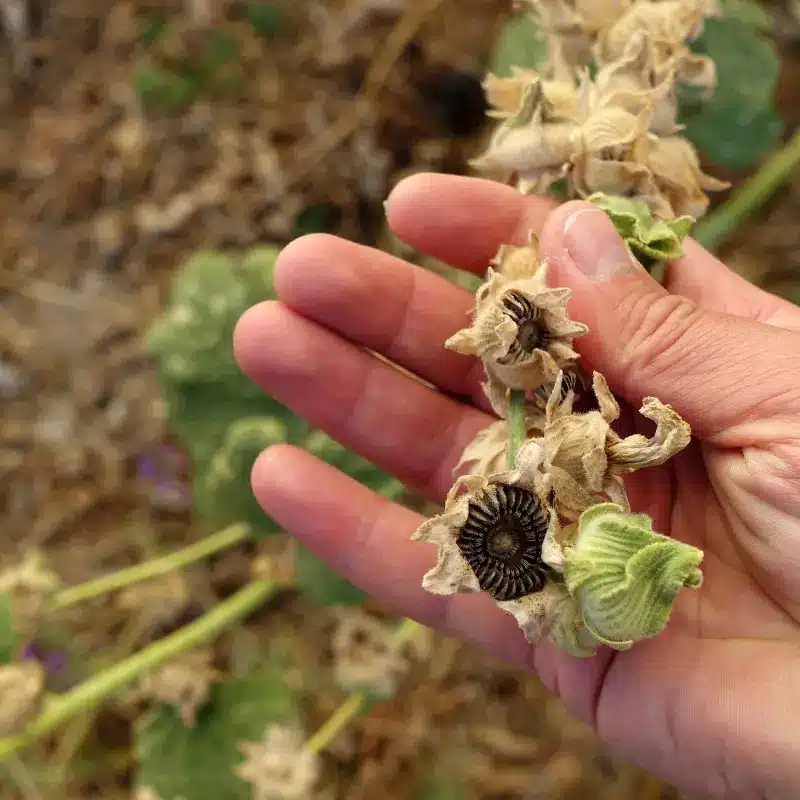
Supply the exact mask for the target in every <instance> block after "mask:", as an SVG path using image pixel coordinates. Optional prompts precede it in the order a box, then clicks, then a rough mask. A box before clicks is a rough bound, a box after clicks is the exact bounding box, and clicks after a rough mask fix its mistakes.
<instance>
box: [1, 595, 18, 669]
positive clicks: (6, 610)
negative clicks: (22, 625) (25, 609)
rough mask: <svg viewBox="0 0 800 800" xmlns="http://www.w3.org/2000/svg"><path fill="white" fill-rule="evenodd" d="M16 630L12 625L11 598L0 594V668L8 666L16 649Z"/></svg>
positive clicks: (12, 610)
mask: <svg viewBox="0 0 800 800" xmlns="http://www.w3.org/2000/svg"><path fill="white" fill-rule="evenodd" d="M17 639H18V637H17V630H16V625H15V623H14V604H13V602H12V599H11V596H10V595H9V594H7V593H5V592H2V593H0V666H3V665H5V664H10V663H11V659H12V658H13V657H14V652H15V651H16V649H17Z"/></svg>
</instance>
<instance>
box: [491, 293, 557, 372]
mask: <svg viewBox="0 0 800 800" xmlns="http://www.w3.org/2000/svg"><path fill="white" fill-rule="evenodd" d="M502 303H503V308H504V310H505V312H506V314H507V315H508V316H509V317H510V318H511V321H512V322H513V323H514V324H515V325H516V326H517V337H516V339H514V341H513V343H512V344H511V347H510V348H509V350H508V354H507V355H505V356H504V357H503V358H501V359H499V361H500V362H501V363H502V364H514V363H515V362H517V361H520V360H522V359H524V358H525V357H526V356H530V354H531V353H533V351H534V350H544V349H545V348H546V347H547V344H548V342H549V341H550V333H549V331H548V329H547V325H546V324H545V322H544V319H543V317H544V314H543V312H542V309H540V308H538V307H537V306H535V305H534V304H533V303H531V301H530V300H529V299H528V298H527V297H526V296H525V295H524V294H523V293H522V292H520V291H518V290H517V289H511V290H510V291H508V292H506V293H505V295H503V300H502Z"/></svg>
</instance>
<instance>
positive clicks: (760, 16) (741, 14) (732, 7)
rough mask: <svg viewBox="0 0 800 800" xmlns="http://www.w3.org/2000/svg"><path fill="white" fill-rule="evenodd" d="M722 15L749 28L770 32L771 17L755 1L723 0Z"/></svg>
mask: <svg viewBox="0 0 800 800" xmlns="http://www.w3.org/2000/svg"><path fill="white" fill-rule="evenodd" d="M722 15H723V17H725V18H727V19H735V20H738V21H739V22H742V23H744V24H745V25H749V26H750V27H751V28H755V29H756V30H759V31H761V32H762V33H768V32H769V31H771V30H772V16H771V14H770V12H769V11H767V9H765V8H764V7H763V6H761V5H760V4H759V3H757V2H755V0H723V3H722Z"/></svg>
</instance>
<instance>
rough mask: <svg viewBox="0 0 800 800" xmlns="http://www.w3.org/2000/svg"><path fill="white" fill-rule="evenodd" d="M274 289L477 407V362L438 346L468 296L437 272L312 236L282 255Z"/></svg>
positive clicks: (461, 321)
mask: <svg viewBox="0 0 800 800" xmlns="http://www.w3.org/2000/svg"><path fill="white" fill-rule="evenodd" d="M275 288H276V290H277V292H278V296H279V298H280V300H281V302H283V303H285V304H286V305H287V306H289V307H290V308H291V309H292V310H293V311H296V312H297V313H299V314H302V315H303V316H304V317H307V318H309V319H313V320H314V321H315V322H318V323H320V324H321V325H324V326H325V327H326V328H329V329H330V330H332V331H335V332H336V333H339V334H341V335H342V336H344V337H345V338H346V339H348V340H349V341H351V342H354V343H356V344H360V345H363V346H364V347H368V348H369V349H370V350H374V351H375V352H377V353H380V354H381V355H383V356H385V357H386V358H388V359H390V360H391V361H394V362H395V363H396V364H399V365H401V366H403V367H405V368H406V369H408V370H410V371H411V372H413V373H414V374H415V375H418V376H420V377H421V378H424V379H425V380H427V381H429V382H430V383H433V384H435V385H436V386H439V387H440V388H441V389H442V390H443V391H445V392H448V393H451V394H455V395H463V396H465V397H472V398H474V400H475V401H476V402H477V403H478V404H483V398H482V393H481V392H480V380H481V379H482V376H483V373H482V370H481V369H480V364H479V362H478V361H476V360H475V359H473V358H465V357H464V356H463V355H459V354H458V353H454V352H452V351H450V350H447V349H445V347H444V342H445V340H446V339H447V338H448V337H449V336H451V335H452V334H454V333H455V332H456V331H457V330H458V329H459V328H462V327H464V326H466V325H468V324H469V315H470V311H471V309H472V306H473V304H474V298H473V296H472V295H471V294H470V293H469V292H467V291H466V290H465V289H462V288H461V287H459V286H455V285H454V284H452V283H450V282H449V281H447V280H446V279H445V278H443V277H441V276H440V275H436V274H435V273H433V272H430V271H429V270H426V269H424V268H422V267H417V266H414V265H413V264H409V263H408V262H406V261H403V260H402V259H399V258H396V257H395V256H392V255H389V254H388V253H383V252H381V251H379V250H375V249H373V248H371V247H366V246H364V245H359V244H355V243H354V242H349V241H346V240H344V239H339V238H337V237H335V236H330V235H327V234H312V235H310V236H304V237H302V238H301V239H297V240H296V241H294V242H292V244H290V245H288V246H287V247H286V248H285V249H284V250H283V252H282V253H281V255H280V257H279V259H278V263H277V266H276V270H275ZM484 407H485V406H484Z"/></svg>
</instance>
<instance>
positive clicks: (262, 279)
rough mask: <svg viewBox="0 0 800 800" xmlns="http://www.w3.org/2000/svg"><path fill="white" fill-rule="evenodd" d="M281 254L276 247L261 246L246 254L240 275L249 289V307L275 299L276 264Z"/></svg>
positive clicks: (270, 245)
mask: <svg viewBox="0 0 800 800" xmlns="http://www.w3.org/2000/svg"><path fill="white" fill-rule="evenodd" d="M280 252H281V249H280V248H279V247H276V246H275V245H272V244H260V245H256V246H255V247H253V248H251V249H250V250H248V251H247V252H246V253H245V255H244V258H243V259H242V262H241V265H240V274H241V279H242V281H243V283H244V285H245V286H246V288H247V298H248V306H249V305H255V304H256V303H259V302H261V301H262V300H267V299H270V298H274V297H275V289H274V279H275V263H276V262H277V260H278V256H279V255H280Z"/></svg>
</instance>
